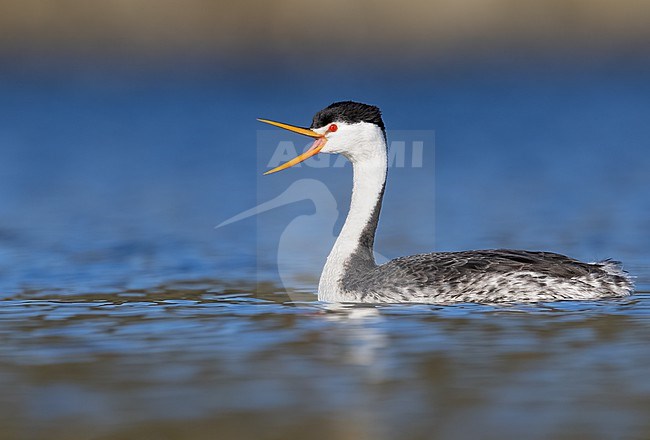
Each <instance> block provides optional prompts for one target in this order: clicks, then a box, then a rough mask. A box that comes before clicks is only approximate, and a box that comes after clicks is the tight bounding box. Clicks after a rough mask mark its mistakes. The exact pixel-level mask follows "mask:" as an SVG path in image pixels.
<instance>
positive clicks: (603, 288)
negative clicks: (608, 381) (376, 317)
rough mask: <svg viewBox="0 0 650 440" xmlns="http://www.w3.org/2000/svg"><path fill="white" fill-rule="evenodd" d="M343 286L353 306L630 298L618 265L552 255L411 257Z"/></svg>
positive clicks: (349, 273) (358, 274)
mask: <svg viewBox="0 0 650 440" xmlns="http://www.w3.org/2000/svg"><path fill="white" fill-rule="evenodd" d="M342 287H343V289H344V290H345V292H346V293H347V294H348V295H349V296H350V300H351V301H355V302H356V301H358V302H425V303H431V302H435V303H446V302H459V301H461V302H529V301H555V300H569V299H573V300H577V299H581V300H588V299H597V298H603V297H615V296H625V295H629V294H630V291H631V290H632V283H631V281H630V278H629V276H628V275H627V274H626V273H625V272H624V271H623V270H622V269H621V267H620V263H618V262H615V261H609V260H606V261H602V262H598V263H583V262H580V261H578V260H574V259H572V258H569V257H566V256H564V255H560V254H555V253H551V252H532V251H520V250H509V249H498V250H481V251H464V252H438V253H430V254H420V255H411V256H408V257H401V258H397V259H395V260H392V261H389V262H388V263H385V264H383V265H380V266H374V267H367V266H366V268H365V270H362V271H359V270H355V269H354V268H352V267H348V269H347V270H346V273H345V275H344V277H343V281H342Z"/></svg>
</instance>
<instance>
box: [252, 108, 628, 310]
mask: <svg viewBox="0 0 650 440" xmlns="http://www.w3.org/2000/svg"><path fill="white" fill-rule="evenodd" d="M259 121H260V122H264V123H267V124H271V125H274V126H276V127H280V128H283V129H286V130H289V131H292V132H295V133H299V134H302V135H305V136H309V137H312V138H314V143H313V145H312V146H311V147H310V148H309V149H308V150H307V151H305V152H304V153H303V154H300V155H299V156H297V157H295V158H294V159H291V160H290V161H288V162H286V163H284V164H282V165H280V166H278V167H276V168H274V169H272V170H270V171H267V172H266V173H264V174H272V173H276V172H278V171H281V170H284V169H286V168H289V167H291V166H293V165H296V164H298V163H300V162H302V161H304V160H306V159H308V158H309V157H312V156H314V155H316V154H318V153H329V154H341V155H343V156H345V158H346V159H348V160H349V161H350V162H351V163H352V169H353V183H352V199H351V202H350V209H349V211H348V215H347V218H346V220H345V223H344V225H343V228H342V229H341V232H340V234H339V236H338V238H337V239H336V242H335V244H334V247H333V248H332V250H331V252H330V254H329V256H328V257H327V261H326V263H325V267H324V268H323V272H322V274H321V277H320V281H319V284H318V299H319V300H321V301H326V302H352V303H359V302H363V303H404V302H417V303H454V302H480V303H499V302H537V301H557V300H593V299H599V298H606V297H623V296H626V295H629V294H631V293H632V290H633V284H632V281H631V278H630V276H629V275H628V274H627V272H625V271H624V270H623V269H622V266H621V263H619V262H617V261H612V260H604V261H600V262H595V263H584V262H581V261H578V260H575V259H573V258H569V257H566V256H564V255H560V254H556V253H552V252H539V251H525V250H512V249H490V250H471V251H460V252H433V253H428V254H418V255H411V256H406V257H399V258H396V259H394V260H391V261H388V262H387V263H384V264H381V265H377V264H376V263H375V259H374V256H373V247H374V240H375V231H376V229H377V223H378V221H379V213H380V211H381V203H382V199H383V195H384V189H385V186H386V175H387V169H388V165H387V143H386V128H385V126H384V121H383V119H382V116H381V111H380V110H379V108H378V107H376V106H373V105H368V104H362V103H359V102H353V101H342V102H335V103H334V104H331V105H329V106H328V107H326V108H324V109H322V110H321V111H319V112H318V113H316V115H315V116H314V117H313V120H312V123H311V126H310V127H309V128H302V127H299V126H295V125H290V124H285V123H282V122H275V121H271V120H268V119H259Z"/></svg>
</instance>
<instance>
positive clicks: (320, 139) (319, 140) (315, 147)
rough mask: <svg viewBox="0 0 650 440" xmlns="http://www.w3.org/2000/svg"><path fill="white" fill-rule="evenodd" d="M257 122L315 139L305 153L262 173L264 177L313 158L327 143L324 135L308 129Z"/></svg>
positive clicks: (267, 121) (270, 122)
mask: <svg viewBox="0 0 650 440" xmlns="http://www.w3.org/2000/svg"><path fill="white" fill-rule="evenodd" d="M258 121H260V122H264V123H266V124H270V125H273V126H275V127H280V128H283V129H285V130H289V131H293V132H294V133H299V134H302V135H304V136H309V137H313V138H316V141H315V142H314V143H313V144H312V145H311V147H309V149H308V150H307V151H305V152H304V153H302V154H301V155H299V156H297V157H294V158H293V159H291V160H290V161H288V162H286V163H283V164H282V165H280V166H278V167H276V168H273V169H272V170H269V171H267V172H266V173H264V175H267V174H273V173H277V172H278V171H282V170H285V169H287V168H289V167H292V166H294V165H296V164H298V163H300V162H303V161H304V160H307V159H309V158H310V157H312V156H315V155H316V154H318V153H319V152H320V150H322V149H323V147H324V146H325V143H326V142H327V138H326V137H325V135H322V134H318V133H316V132H315V131H313V130H310V129H309V128H302V127H296V126H295V125H289V124H285V123H283V122H276V121H269V120H268V119H258Z"/></svg>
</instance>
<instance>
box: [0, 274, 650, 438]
mask: <svg viewBox="0 0 650 440" xmlns="http://www.w3.org/2000/svg"><path fill="white" fill-rule="evenodd" d="M215 286H218V287H215ZM270 287H272V286H267V288H261V289H260V290H259V291H255V290H252V289H254V287H253V286H251V287H250V288H251V290H249V291H243V290H241V289H237V288H234V287H232V286H230V287H228V286H225V285H224V283H223V282H211V281H210V280H204V281H203V282H201V283H196V282H192V283H186V284H185V285H180V284H177V285H170V286H159V287H158V288H156V289H152V290H151V291H147V292H145V291H134V292H126V293H123V294H101V293H99V294H93V295H83V296H76V295H72V296H71V295H56V294H52V293H37V292H27V293H24V294H19V295H15V296H12V297H8V298H5V299H4V300H3V301H2V302H1V304H0V338H1V339H2V341H3V342H2V344H1V345H0V359H1V360H0V386H1V387H2V390H3V393H2V394H1V395H0V414H1V415H0V420H1V423H2V426H3V434H4V435H5V436H6V438H36V437H39V438H40V437H42V436H45V435H47V436H48V438H61V439H63V438H66V439H68V438H89V437H92V438H143V437H146V438H159V436H164V438H178V439H182V438H296V439H297V438H302V437H304V436H307V435H308V436H309V437H310V438H342V439H343V438H396V437H400V438H414V439H415V438H432V437H434V438H495V439H496V438H505V437H508V438H512V437H520V438H524V437H525V438H540V439H542V438H646V437H647V436H648V435H649V434H650V421H649V419H648V418H647V414H648V413H650V387H648V386H647V384H648V381H647V365H650V350H649V349H648V346H649V345H648V343H649V342H650V340H649V339H648V335H650V295H649V294H647V293H646V294H638V295H636V296H633V297H631V298H628V299H624V300H610V301H600V302H591V303H585V302H562V303H553V304H550V303H549V304H541V305H523V306H522V305H511V306H498V307H497V306H486V305H460V306H429V305H399V306H381V307H375V306H363V307H360V306H352V305H338V306H337V305H327V304H323V303H319V302H316V301H313V295H311V294H303V295H304V299H303V300H302V301H295V300H294V301H292V300H291V299H290V298H289V296H287V295H286V294H277V293H273V290H272V289H271V288H270ZM292 297H293V294H292ZM486 432H487V433H489V434H488V435H487V436H486Z"/></svg>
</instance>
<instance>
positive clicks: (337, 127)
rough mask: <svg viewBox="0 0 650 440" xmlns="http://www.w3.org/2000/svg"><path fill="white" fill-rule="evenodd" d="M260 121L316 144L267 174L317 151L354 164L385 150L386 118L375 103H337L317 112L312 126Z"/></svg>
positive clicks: (295, 162)
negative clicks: (307, 138) (306, 138)
mask: <svg viewBox="0 0 650 440" xmlns="http://www.w3.org/2000/svg"><path fill="white" fill-rule="evenodd" d="M258 120H259V121H260V122H264V123H267V124H271V125H274V126H276V127H280V128H283V129H285V130H289V131H293V132H294V133H299V134H302V135H305V136H309V137H312V138H314V143H313V144H312V145H311V147H309V149H308V150H307V151H305V152H304V153H303V154H301V155H299V156H297V157H295V158H293V159H291V160H290V161H288V162H286V163H284V164H282V165H280V166H278V167H276V168H274V169H272V170H270V171H267V172H266V173H264V174H271V173H275V172H278V171H281V170H284V169H286V168H289V167H291V166H293V165H296V164H298V163H300V162H303V161H304V160H306V159H308V158H310V157H312V156H314V155H316V154H318V153H328V154H342V155H344V156H345V157H346V158H347V159H348V160H350V161H351V162H352V163H355V162H359V161H363V160H364V159H367V158H371V157H374V156H376V155H377V154H380V153H381V151H380V150H382V149H383V150H385V149H386V129H385V127H384V121H383V120H382V119H381V111H380V110H379V108H378V107H375V106H373V105H368V104H362V103H359V102H353V101H342V102H335V103H334V104H332V105H330V106H328V107H325V108H324V109H323V110H321V111H319V112H318V113H316V115H314V118H313V120H312V123H311V126H310V127H309V128H302V127H298V126H295V125H289V124H285V123H282V122H275V121H270V120H268V119H258Z"/></svg>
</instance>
